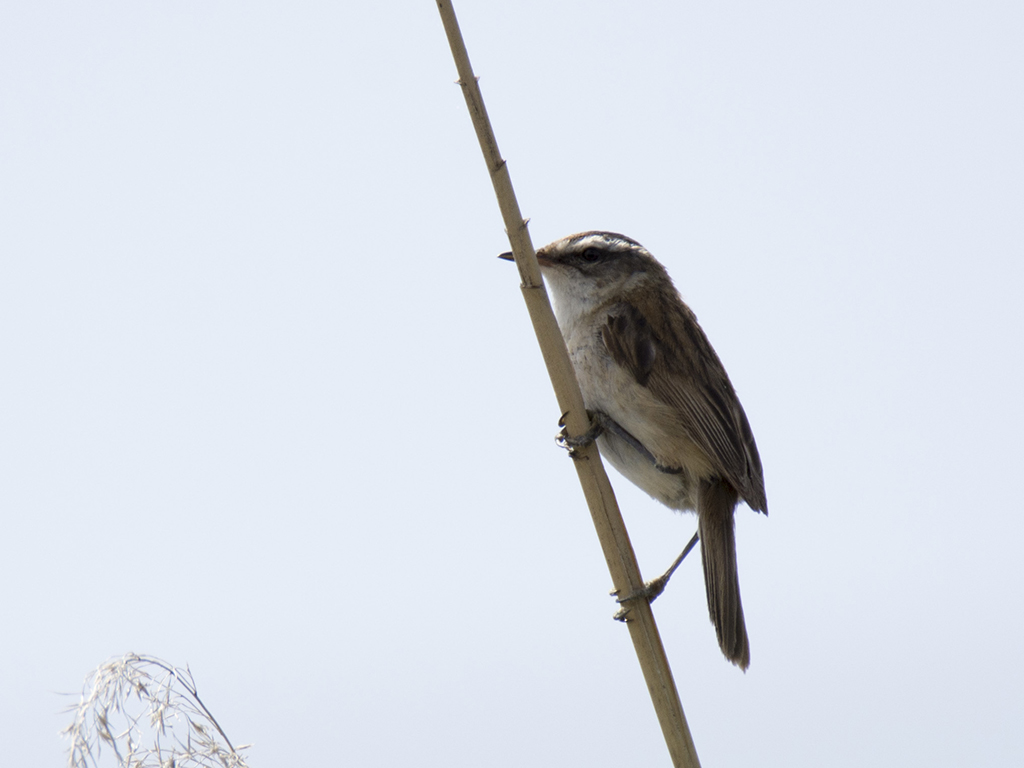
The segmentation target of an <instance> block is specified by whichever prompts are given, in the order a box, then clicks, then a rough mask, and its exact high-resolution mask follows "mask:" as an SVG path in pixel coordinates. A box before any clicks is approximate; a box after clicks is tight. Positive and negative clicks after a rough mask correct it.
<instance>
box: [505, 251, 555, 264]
mask: <svg viewBox="0 0 1024 768" xmlns="http://www.w3.org/2000/svg"><path fill="white" fill-rule="evenodd" d="M536 253H537V263H538V264H540V265H541V266H542V267H550V266H551V265H552V264H554V262H553V261H551V259H549V258H548V257H547V256H546V255H545V254H544V249H543V248H541V249H540V250H539V251H537V252H536ZM498 258H499V259H504V260H505V261H515V258H514V257H513V256H512V251H506V252H505V253H499V254H498Z"/></svg>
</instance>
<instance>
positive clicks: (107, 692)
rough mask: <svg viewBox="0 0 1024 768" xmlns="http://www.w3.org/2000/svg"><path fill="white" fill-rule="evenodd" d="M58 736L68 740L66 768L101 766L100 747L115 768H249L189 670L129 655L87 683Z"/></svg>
mask: <svg viewBox="0 0 1024 768" xmlns="http://www.w3.org/2000/svg"><path fill="white" fill-rule="evenodd" d="M68 711H69V712H74V713H75V720H74V722H73V723H72V724H71V725H69V726H68V727H67V728H65V729H64V731H63V733H64V734H66V735H67V737H68V738H69V739H70V740H71V753H70V755H69V757H68V766H69V768H95V767H96V766H99V757H100V751H101V749H102V748H103V747H104V746H105V747H107V748H108V749H110V751H111V752H113V753H114V756H115V757H116V758H117V765H118V768H191V767H192V766H204V768H205V767H206V766H210V767H212V768H217V767H219V768H248V767H247V765H246V762H245V759H244V758H243V757H242V756H241V755H240V754H239V750H243V749H245V748H246V746H248V745H246V746H241V747H238V749H237V750H236V748H235V747H234V746H232V744H231V740H230V739H228V737H227V734H225V733H224V731H223V730H222V729H221V727H220V725H219V724H218V723H217V721H216V720H215V719H214V717H213V715H212V714H211V713H210V710H208V709H207V708H206V705H205V704H203V702H202V701H201V700H200V698H199V694H198V693H196V684H195V680H193V678H192V673H191V672H190V671H189V669H188V667H187V666H186V667H185V669H181V668H179V667H173V666H171V665H170V664H168V663H167V662H166V661H162V660H160V659H157V658H155V657H153V656H139V655H138V654H135V653H128V654H125V655H124V656H121V657H120V658H116V659H111V660H109V661H107V662H105V663H104V664H102V665H100V666H99V667H98V668H97V669H96V670H94V671H93V672H92V673H91V674H90V675H89V676H88V677H87V678H86V679H85V685H84V686H83V688H82V699H81V701H80V702H79V703H78V704H77V705H76V706H73V707H69V708H68Z"/></svg>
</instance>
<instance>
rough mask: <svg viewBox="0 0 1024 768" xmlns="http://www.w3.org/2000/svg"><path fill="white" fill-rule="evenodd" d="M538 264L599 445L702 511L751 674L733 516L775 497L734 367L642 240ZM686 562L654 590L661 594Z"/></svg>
mask: <svg viewBox="0 0 1024 768" xmlns="http://www.w3.org/2000/svg"><path fill="white" fill-rule="evenodd" d="M505 256H506V257H510V254H508V255H505ZM537 261H538V262H539V263H540V267H541V272H542V274H543V275H544V279H545V282H546V283H547V285H548V288H549V289H550V291H551V294H552V296H553V298H554V306H555V315H556V317H557V318H558V324H559V327H560V328H561V331H562V335H563V336H564V337H565V342H566V345H567V346H568V348H569V355H570V357H571V358H572V362H573V366H574V368H575V370H576V376H577V378H578V379H579V383H580V388H581V389H582V391H583V400H584V402H585V404H586V406H587V410H588V411H590V412H591V416H592V420H593V422H594V423H595V430H594V432H595V434H597V435H598V436H597V445H598V449H599V450H600V451H601V454H602V455H603V456H604V457H605V458H606V459H607V460H608V461H609V462H611V464H612V466H614V467H615V468H616V469H617V470H618V471H619V472H621V473H622V474H623V475H624V476H625V477H627V478H628V479H629V480H630V481H632V482H633V483H634V484H635V485H637V486H638V487H640V488H641V489H643V490H644V491H646V492H647V493H648V494H650V495H651V496H653V497H654V498H655V499H657V500H658V501H660V502H661V503H663V504H665V505H666V506H668V507H670V508H672V509H677V510H689V511H695V512H696V513H697V521H698V523H697V525H698V533H699V536H700V542H701V562H702V564H703V568H704V583H705V587H706V590H707V600H708V611H709V613H710V615H711V621H712V623H713V624H714V626H715V631H716V633H717V635H718V644H719V645H720V646H721V649H722V653H724V654H725V656H726V658H728V659H729V660H730V661H731V662H733V663H734V664H736V665H738V666H739V667H740V668H741V669H746V668H747V666H748V665H749V663H750V644H749V642H748V640H747V629H746V625H745V623H744V620H743V606H742V603H741V602H740V587H739V577H738V573H737V569H736V538H735V533H734V517H733V512H734V510H735V507H736V504H737V503H738V501H739V500H740V499H742V500H743V501H745V502H746V503H747V505H748V506H749V507H750V508H751V509H753V510H755V511H758V512H764V513H765V514H767V513H768V501H767V498H766V496H765V490H764V477H763V473H762V470H761V459H760V457H759V456H758V453H757V445H756V444H755V443H754V435H753V434H752V433H751V431H750V425H749V424H748V423H747V417H746V415H745V414H744V412H743V408H742V406H741V405H740V401H739V399H738V398H737V397H736V392H735V391H734V390H733V388H732V384H731V383H730V381H729V377H728V375H727V374H726V372H725V368H724V367H723V366H722V363H721V361H720V360H719V359H718V355H716V354H715V351H714V349H712V347H711V344H710V342H708V339H707V337H706V336H705V335H704V332H703V331H702V330H701V328H700V326H699V325H698V324H697V318H696V316H695V315H694V314H693V312H692V311H691V310H690V308H689V307H688V306H686V304H685V303H683V300H682V299H681V298H680V296H679V293H678V292H677V291H676V289H675V287H674V286H673V285H672V280H671V279H670V278H669V276H668V273H667V272H666V271H665V268H664V267H663V266H662V265H661V264H660V263H659V262H658V261H657V260H655V258H654V257H653V256H651V254H650V253H649V252H648V251H647V250H646V249H645V248H644V247H643V246H641V245H640V244H639V243H637V242H636V241H635V240H631V239H630V238H628V237H624V236H623V235H617V234H614V233H612V232H584V233H581V234H578V235H572V236H570V237H566V238H563V239H561V240H557V241H555V242H553V243H551V244H550V245H546V246H544V247H543V248H541V249H540V250H539V251H537ZM591 439H592V438H591ZM570 444H571V443H570ZM684 554H685V553H684ZM680 559H681V557H680ZM675 565H678V561H677V562H676V564H675ZM675 565H673V567H672V568H670V569H669V571H668V572H667V573H666V574H665V575H664V576H663V577H661V578H660V579H655V580H654V581H653V582H651V583H649V585H648V588H647V590H646V591H645V593H644V595H645V596H647V597H648V598H650V599H653V598H654V597H656V596H657V595H658V594H659V593H660V592H661V590H662V589H663V588H664V586H665V583H666V582H667V581H668V578H669V577H670V576H671V574H672V571H673V570H674V568H675ZM633 597H635V595H629V596H627V597H625V598H623V601H626V600H629V599H631V598H633Z"/></svg>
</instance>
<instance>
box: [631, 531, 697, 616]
mask: <svg viewBox="0 0 1024 768" xmlns="http://www.w3.org/2000/svg"><path fill="white" fill-rule="evenodd" d="M699 540H700V534H699V533H694V534H693V538H692V539H690V543H689V544H687V545H686V547H684V548H683V551H682V553H681V554H680V555H679V557H677V558H676V559H675V562H673V563H672V565H670V566H669V567H668V570H667V571H665V572H664V573H663V574H661V576H659V577H658V578H656V579H651V580H650V581H648V582H647V583H646V584H644V585H643V586H642V587H641V588H640V589H637V590H635V591H633V592H630V593H629V594H628V595H626V596H625V597H616V598H615V600H616V602H618V603H627V602H629V601H630V600H636V599H638V598H641V597H644V598H647V602H648V603H653V602H654V600H655V598H657V597H658V595H660V594H661V593H662V592H664V591H665V587H667V586H668V580H669V579H671V578H672V574H673V573H675V572H676V568H678V567H679V564H680V563H682V562H683V560H685V559H686V556H687V555H688V554H690V550H691V549H693V548H694V547H695V546H697V542H698V541H699ZM612 594H613V595H618V591H615V592H612ZM628 613H629V608H627V607H626V606H623V607H622V608H620V609H619V611H618V613H616V614H615V618H616V619H618V620H619V621H628V619H627V618H626V615H627V614H628Z"/></svg>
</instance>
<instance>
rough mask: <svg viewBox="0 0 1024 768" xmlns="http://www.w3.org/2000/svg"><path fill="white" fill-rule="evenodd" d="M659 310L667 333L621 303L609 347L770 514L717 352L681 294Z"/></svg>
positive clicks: (753, 503) (746, 496)
mask: <svg viewBox="0 0 1024 768" xmlns="http://www.w3.org/2000/svg"><path fill="white" fill-rule="evenodd" d="M653 309H654V311H655V312H656V313H657V314H658V317H656V318H654V319H655V323H656V325H657V327H659V328H664V329H665V338H660V337H659V336H658V335H657V334H656V333H655V332H654V330H653V329H652V326H651V324H650V323H648V321H647V319H646V318H645V317H644V316H643V315H642V314H641V313H640V311H639V310H638V309H637V308H636V307H635V306H634V305H632V304H629V303H622V304H617V305H615V306H614V307H613V308H612V309H611V311H610V312H609V315H608V322H607V323H606V324H605V325H604V326H603V327H602V329H601V338H602V340H603V341H604V344H605V347H607V349H608V352H609V353H610V354H611V356H612V359H613V360H615V362H616V363H618V364H619V365H621V366H622V367H623V368H625V369H626V370H628V371H629V372H630V373H631V374H632V375H633V377H634V378H635V379H636V380H637V382H638V383H639V384H640V385H641V386H644V387H647V388H648V389H649V390H650V391H651V392H652V393H653V394H654V395H655V396H656V397H657V398H658V399H659V400H661V401H662V402H664V403H667V404H669V405H671V406H673V408H674V410H675V411H676V412H677V413H678V414H679V423H680V426H682V428H683V429H685V430H686V432H687V434H688V436H689V437H690V439H691V440H693V442H694V443H695V444H696V445H697V446H698V447H699V448H701V450H703V451H704V453H705V454H707V456H708V458H709V459H710V460H711V463H712V464H713V465H714V466H715V467H716V468H717V469H718V471H719V472H721V473H722V476H723V477H725V478H726V479H727V480H729V482H730V483H732V484H733V485H734V486H735V488H736V490H737V491H738V492H739V494H740V496H742V497H743V500H744V501H746V502H747V504H748V505H749V506H750V508H751V509H755V510H757V511H759V512H764V513H765V514H767V512H768V502H767V499H766V498H765V492H764V475H763V472H762V469H761V458H760V456H758V453H757V444H756V443H755V442H754V435H753V433H752V432H751V430H750V424H749V423H748V422H747V416H746V414H745V413H744V412H743V406H741V405H740V401H739V398H737V397H736V392H735V390H734V389H733V388H732V384H731V383H730V381H729V376H728V375H727V374H726V372H725V368H724V367H723V366H722V363H721V361H720V360H719V359H718V355H716V354H715V350H714V349H713V348H712V347H711V343H710V342H709V341H708V339H707V337H706V336H705V335H704V331H702V330H701V327H700V326H699V325H698V324H697V318H696V317H695V316H694V314H693V312H692V311H690V308H689V307H687V306H686V305H685V304H683V303H682V301H681V300H676V301H673V302H669V301H665V302H663V303H662V304H661V305H659V306H656V307H654V308H653ZM656 361H658V362H657V364H656Z"/></svg>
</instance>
